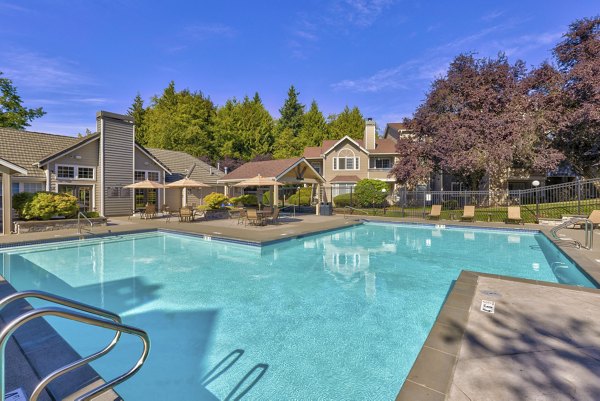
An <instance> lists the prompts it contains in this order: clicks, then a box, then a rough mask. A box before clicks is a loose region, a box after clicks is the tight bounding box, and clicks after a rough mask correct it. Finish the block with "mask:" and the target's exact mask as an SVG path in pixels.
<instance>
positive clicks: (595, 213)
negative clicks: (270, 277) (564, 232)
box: [573, 210, 600, 228]
mask: <svg viewBox="0 0 600 401" xmlns="http://www.w3.org/2000/svg"><path fill="white" fill-rule="evenodd" d="M587 219H588V220H589V221H591V222H592V226H593V228H598V226H599V225H600V210H592V212H591V213H590V215H589V216H588V217H587ZM584 225H585V223H584V222H583V221H580V222H578V223H575V224H574V225H573V228H575V226H579V227H580V228H582V227H583V226H584Z"/></svg>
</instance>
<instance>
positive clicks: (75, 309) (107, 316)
mask: <svg viewBox="0 0 600 401" xmlns="http://www.w3.org/2000/svg"><path fill="white" fill-rule="evenodd" d="M24 298H38V299H42V300H44V301H48V302H51V303H54V304H57V305H62V306H65V307H67V308H69V309H67V308H61V307H56V306H48V307H43V308H38V309H35V308H34V309H30V310H27V311H25V312H23V313H21V314H20V315H18V316H17V317H15V318H14V319H12V320H11V321H9V322H7V324H6V326H4V328H2V330H1V331H0V379H1V380H0V400H4V396H5V389H4V383H5V366H4V363H5V358H6V356H5V350H6V344H7V342H8V339H9V338H10V337H11V336H12V335H13V333H14V332H15V331H16V330H17V329H18V328H19V327H21V326H22V325H24V324H25V323H27V322H29V321H31V320H34V319H37V318H39V317H44V316H56V317H60V318H63V319H67V320H73V321H76V322H80V323H83V324H86V325H90V326H96V327H101V328H105V329H109V330H112V331H114V332H115V336H114V337H113V339H112V340H111V342H110V343H109V344H108V345H107V346H106V347H104V348H103V349H102V350H100V351H98V352H96V353H94V354H92V355H89V356H87V357H84V358H81V359H79V360H77V361H74V362H71V363H69V364H67V365H65V366H63V367H61V368H59V369H57V370H55V371H53V372H52V373H50V374H48V375H47V376H46V377H45V378H43V379H42V380H41V381H40V382H39V383H38V385H37V386H36V388H35V389H34V390H33V392H32V394H31V397H30V398H29V401H37V399H38V397H39V396H40V394H41V393H42V391H43V390H44V388H45V387H46V386H47V385H48V384H49V383H50V382H52V381H53V380H54V379H56V378H58V377H60V376H62V375H64V374H65V373H68V372H70V371H72V370H75V369H77V368H79V367H81V366H84V365H87V364H88V363H90V362H92V361H94V360H96V359H98V358H100V357H102V356H104V355H106V354H108V353H109V352H110V351H111V350H112V349H113V348H114V347H115V346H116V345H117V343H118V342H119V339H120V338H121V334H122V333H125V334H130V335H134V336H137V337H138V338H139V339H140V340H141V342H142V345H143V350H142V354H141V355H140V357H139V359H138V360H137V362H136V363H135V365H134V366H133V367H132V368H131V369H129V370H128V371H127V372H125V373H124V374H122V375H120V376H118V377H116V378H114V379H112V380H111V381H108V382H105V383H103V384H101V385H100V386H98V387H96V388H94V389H92V390H90V391H88V392H87V393H85V394H83V395H81V396H79V397H78V398H76V399H75V401H89V400H91V399H92V398H94V397H97V396H98V395H100V394H102V393H105V392H107V391H109V390H112V389H113V388H114V387H115V386H117V385H119V384H121V383H123V382H124V381H126V380H127V379H129V378H131V377H132V376H133V375H135V374H136V373H137V372H138V371H139V370H140V369H141V367H142V365H143V364H144V362H145V361H146V358H147V357H148V353H149V352H150V339H149V337H148V334H147V333H146V332H145V331H143V330H141V329H138V328H136V327H132V326H128V325H125V324H123V323H122V321H121V317H120V316H119V315H117V314H116V313H113V312H110V311H107V310H104V309H100V308H96V307H93V306H90V305H86V304H84V303H81V302H77V301H73V300H71V299H67V298H63V297H60V296H57V295H53V294H49V293H47V292H42V291H22V292H16V293H13V294H11V295H8V296H6V297H5V298H3V299H1V300H0V310H1V309H2V308H4V307H5V306H6V305H8V304H9V303H11V302H13V301H16V300H18V299H24ZM82 312H83V313H82Z"/></svg>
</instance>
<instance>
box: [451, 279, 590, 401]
mask: <svg viewBox="0 0 600 401" xmlns="http://www.w3.org/2000/svg"><path fill="white" fill-rule="evenodd" d="M482 300H488V301H493V302H495V312H494V313H493V314H490V313H485V312H482V311H481V301H482ZM599 312H600V291H598V290H577V289H572V288H565V286H550V285H532V284H529V283H524V282H519V281H513V280H503V279H495V278H488V277H479V279H478V282H477V287H476V292H475V296H474V297H473V300H472V303H471V310H470V314H469V319H468V323H467V327H466V331H465V335H464V338H463V341H462V345H461V349H460V353H459V355H458V363H457V365H456V369H455V373H454V378H453V381H452V385H451V388H450V394H449V396H448V398H447V400H449V401H489V400H497V401H512V400H514V401H527V400H535V401H542V400H544V401H563V400H564V401H566V400H579V401H585V400H589V401H594V400H596V401H597V400H600V321H599V320H598V319H597V317H598V316H599Z"/></svg>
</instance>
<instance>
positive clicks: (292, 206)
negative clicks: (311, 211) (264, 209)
mask: <svg viewBox="0 0 600 401" xmlns="http://www.w3.org/2000/svg"><path fill="white" fill-rule="evenodd" d="M290 207H291V208H292V217H296V205H287V206H284V207H282V208H279V213H280V214H281V212H282V211H283V210H285V209H287V208H290Z"/></svg>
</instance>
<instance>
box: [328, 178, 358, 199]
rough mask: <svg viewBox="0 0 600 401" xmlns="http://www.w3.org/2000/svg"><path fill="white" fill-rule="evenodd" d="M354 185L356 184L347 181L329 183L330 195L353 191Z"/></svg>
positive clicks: (334, 195)
mask: <svg viewBox="0 0 600 401" xmlns="http://www.w3.org/2000/svg"><path fill="white" fill-rule="evenodd" d="M355 186H356V184H353V183H349V182H348V183H338V184H331V196H332V197H334V198H335V197H336V196H338V195H342V194H349V193H350V192H353V191H354V187H355Z"/></svg>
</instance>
